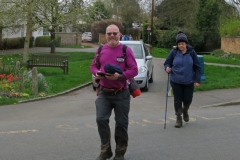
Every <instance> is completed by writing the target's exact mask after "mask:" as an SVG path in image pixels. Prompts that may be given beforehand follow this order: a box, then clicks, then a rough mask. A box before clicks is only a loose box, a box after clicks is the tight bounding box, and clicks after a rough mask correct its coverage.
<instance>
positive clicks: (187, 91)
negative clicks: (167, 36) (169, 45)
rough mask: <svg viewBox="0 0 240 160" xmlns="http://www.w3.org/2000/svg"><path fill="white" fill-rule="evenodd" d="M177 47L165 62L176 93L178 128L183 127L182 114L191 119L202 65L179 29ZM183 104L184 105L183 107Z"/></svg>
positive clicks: (186, 120) (175, 105) (186, 119)
mask: <svg viewBox="0 0 240 160" xmlns="http://www.w3.org/2000/svg"><path fill="white" fill-rule="evenodd" d="M176 43H177V47H176V49H172V50H171V51H170V53H169V55H168V57H167V58H166V60H165V62H164V67H165V71H166V72H167V73H168V74H170V84H171V86H172V90H173V94H174V108H175V115H176V124H175V127H176V128H180V127H182V114H183V120H184V121H185V122H188V121H189V115H188V109H189V107H190V105H191V103H192V98H193V91H194V86H195V87H198V86H200V79H201V67H200V63H199V61H198V57H197V54H196V52H195V50H194V49H193V48H192V47H191V46H190V45H189V44H188V39H187V36H186V35H185V34H184V32H183V31H179V32H178V34H177V36H176ZM182 104H183V107H182Z"/></svg>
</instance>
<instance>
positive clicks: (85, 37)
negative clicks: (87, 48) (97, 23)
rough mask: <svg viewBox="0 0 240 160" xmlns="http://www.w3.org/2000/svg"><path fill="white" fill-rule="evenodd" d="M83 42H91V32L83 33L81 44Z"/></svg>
mask: <svg viewBox="0 0 240 160" xmlns="http://www.w3.org/2000/svg"><path fill="white" fill-rule="evenodd" d="M83 41H87V42H91V41H92V33H91V32H84V33H83V34H82V42H83Z"/></svg>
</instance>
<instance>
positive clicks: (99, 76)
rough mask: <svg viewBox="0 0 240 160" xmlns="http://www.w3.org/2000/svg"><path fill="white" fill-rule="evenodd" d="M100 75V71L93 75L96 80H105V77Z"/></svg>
mask: <svg viewBox="0 0 240 160" xmlns="http://www.w3.org/2000/svg"><path fill="white" fill-rule="evenodd" d="M100 73H101V72H100V71H99V72H97V73H96V75H95V78H96V79H104V78H105V76H104V75H102V74H100Z"/></svg>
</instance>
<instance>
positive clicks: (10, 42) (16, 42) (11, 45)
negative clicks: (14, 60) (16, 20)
mask: <svg viewBox="0 0 240 160" xmlns="http://www.w3.org/2000/svg"><path fill="white" fill-rule="evenodd" d="M17 48H23V46H22V44H21V38H5V39H3V49H17Z"/></svg>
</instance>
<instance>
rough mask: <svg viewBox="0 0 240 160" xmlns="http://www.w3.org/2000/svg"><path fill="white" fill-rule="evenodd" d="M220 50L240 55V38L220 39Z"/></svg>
mask: <svg viewBox="0 0 240 160" xmlns="http://www.w3.org/2000/svg"><path fill="white" fill-rule="evenodd" d="M221 50H223V51H224V52H231V53H236V54H240V37H222V38H221Z"/></svg>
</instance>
